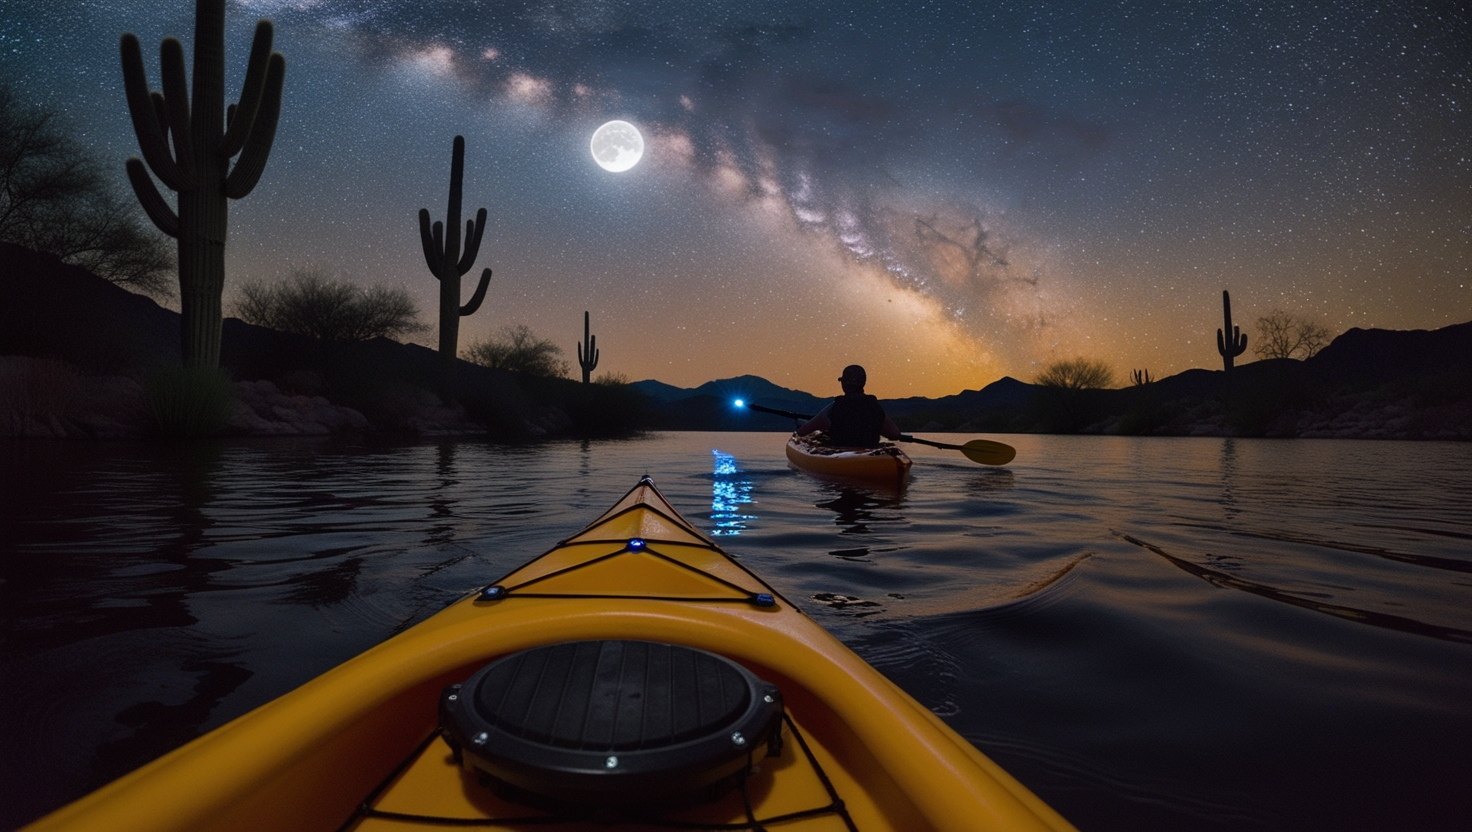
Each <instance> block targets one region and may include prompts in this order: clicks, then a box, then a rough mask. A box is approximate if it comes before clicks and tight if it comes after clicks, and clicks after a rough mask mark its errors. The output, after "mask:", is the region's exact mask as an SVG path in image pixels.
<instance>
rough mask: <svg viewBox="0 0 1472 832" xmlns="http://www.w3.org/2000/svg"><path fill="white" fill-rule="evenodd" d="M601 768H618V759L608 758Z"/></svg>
mask: <svg viewBox="0 0 1472 832" xmlns="http://www.w3.org/2000/svg"><path fill="white" fill-rule="evenodd" d="M603 766H604V767H605V768H618V758H617V757H609V758H608V759H606V760H604V761H603Z"/></svg>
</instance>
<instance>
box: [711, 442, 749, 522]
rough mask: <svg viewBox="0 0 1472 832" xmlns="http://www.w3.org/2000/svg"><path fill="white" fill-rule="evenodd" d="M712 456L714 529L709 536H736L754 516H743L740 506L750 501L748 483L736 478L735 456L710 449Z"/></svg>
mask: <svg viewBox="0 0 1472 832" xmlns="http://www.w3.org/2000/svg"><path fill="white" fill-rule="evenodd" d="M711 453H712V454H715V457H716V469H715V477H716V479H715V481H714V482H712V483H711V494H710V497H711V500H710V519H711V523H712V525H713V526H714V528H713V529H711V532H710V533H711V535H712V536H713V537H716V536H723V535H738V534H741V532H742V531H744V530H745V529H746V521H748V520H755V519H756V515H754V514H743V513H741V511H740V508H741V506H744V505H748V504H750V503H752V502H753V500H752V498H751V480H747V479H738V478H737V477H736V475H737V474H739V473H740V472H739V471H737V469H736V457H734V456H732V455H731V454H728V453H724V452H722V451H716V450H712V451H711Z"/></svg>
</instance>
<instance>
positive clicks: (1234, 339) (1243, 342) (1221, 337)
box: [1216, 289, 1247, 373]
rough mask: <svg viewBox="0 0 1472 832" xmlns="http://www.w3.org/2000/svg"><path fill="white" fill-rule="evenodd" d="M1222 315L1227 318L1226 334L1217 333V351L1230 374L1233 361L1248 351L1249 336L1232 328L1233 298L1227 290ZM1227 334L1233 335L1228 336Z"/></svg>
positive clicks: (1237, 328) (1223, 299) (1224, 295)
mask: <svg viewBox="0 0 1472 832" xmlns="http://www.w3.org/2000/svg"><path fill="white" fill-rule="evenodd" d="M1222 315H1223V316H1224V317H1225V318H1226V321H1225V322H1224V323H1225V326H1226V332H1223V331H1222V330H1220V329H1218V330H1217V331H1216V351H1217V352H1219V353H1221V354H1222V363H1223V364H1225V365H1226V371H1227V372H1229V373H1230V372H1231V371H1232V359H1234V358H1236V357H1237V356H1239V355H1241V354H1242V353H1244V352H1246V351H1247V336H1246V335H1243V334H1242V329H1241V327H1235V326H1232V297H1231V296H1230V295H1228V294H1227V291H1226V290H1225V289H1223V290H1222ZM1227 332H1230V333H1232V334H1231V335H1230V336H1228V335H1227V334H1226V333H1227Z"/></svg>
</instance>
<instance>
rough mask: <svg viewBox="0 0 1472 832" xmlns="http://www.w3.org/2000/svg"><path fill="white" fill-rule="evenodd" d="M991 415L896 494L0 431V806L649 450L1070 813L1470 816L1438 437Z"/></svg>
mask: <svg viewBox="0 0 1472 832" xmlns="http://www.w3.org/2000/svg"><path fill="white" fill-rule="evenodd" d="M936 438H939V439H945V440H947V441H961V440H962V439H964V438H967V437H960V438H957V437H954V436H944V437H940V436H938V437H936ZM1001 438H1002V439H1005V440H1006V441H1008V442H1010V443H1012V444H1015V445H1016V446H1017V447H1018V456H1017V460H1016V461H1015V462H1014V463H1013V464H1012V465H1010V466H1008V467H1006V468H984V467H981V466H977V465H974V464H972V463H970V462H968V461H966V460H965V458H964V457H961V456H960V455H959V454H955V453H952V452H947V451H940V450H932V449H928V448H924V447H913V448H912V451H913V456H914V457H915V458H916V464H915V469H914V475H913V478H912V481H911V483H910V486H909V488H908V489H907V490H906V491H905V492H904V493H903V494H894V493H884V492H876V491H871V490H867V489H864V488H861V487H855V486H852V485H839V484H834V483H829V482H823V481H820V480H817V479H814V478H811V477H809V476H807V475H804V474H799V473H797V472H795V471H792V470H790V469H789V468H788V466H787V463H786V461H785V459H783V457H782V437H781V436H780V435H777V434H729V433H723V434H716V433H672V434H663V435H659V436H655V437H651V438H648V439H642V440H631V441H627V442H604V443H592V444H587V443H575V442H573V443H561V444H549V445H542V446H537V447H505V446H497V445H487V444H483V443H476V442H446V443H440V444H411V445H401V444H373V443H367V444H365V443H362V442H356V441H352V442H350V441H344V440H275V441H235V442H229V443H223V444H201V445H194V446H189V447H183V448H180V447H161V446H153V445H146V444H107V443H47V442H21V443H11V444H7V445H0V487H3V490H0V581H3V582H0V624H3V629H0V692H3V703H4V707H3V708H0V754H3V762H4V770H3V773H0V829H10V828H13V827H15V826H17V825H19V824H21V823H24V822H26V821H28V820H30V819H32V818H35V817H37V816H38V815H40V814H42V813H44V812H46V811H48V810H51V809H54V808H56V807H57V806H59V805H62V804H64V803H65V802H67V801H69V800H72V799H74V798H76V797H78V796H80V795H82V794H84V793H85V792H86V791H88V790H90V789H92V788H95V787H97V786H99V785H102V784H103V783H105V782H107V781H109V780H111V779H113V778H115V777H117V776H119V775H121V774H123V773H125V772H127V771H129V770H131V769H133V768H135V767H137V766H138V765H140V764H142V763H145V762H147V761H148V760H150V759H153V758H154V757H156V756H158V755H160V754H162V753H164V752H166V751H168V750H170V749H172V748H174V747H176V746H178V745H179V744H181V743H183V742H185V741H187V740H189V739H190V738H192V737H194V736H197V735H198V734H200V733H202V732H204V731H207V730H209V729H211V728H214V727H216V726H218V725H221V724H223V723H224V722H226V721H228V720H230V719H231V718H233V717H236V716H239V715H240V714H242V713H244V712H246V711H248V710H250V709H251V708H254V707H256V706H258V705H260V704H262V703H264V702H266V701H268V700H270V699H272V698H273V697H276V696H279V695H281V694H283V693H285V692H287V691H288V690H291V689H292V688H293V687H295V686H297V685H299V684H301V683H303V682H305V681H307V680H308V679H310V678H312V677H313V676H316V675H317V674H319V673H322V672H323V671H325V670H327V669H329V668H331V667H332V666H334V665H336V664H338V663H340V662H342V661H344V660H346V659H348V658H350V657H351V656H353V655H355V654H357V653H359V652H361V651H362V650H365V649H367V648H368V647H370V646H372V645H374V644H376V643H377V642H379V641H382V640H383V639H385V638H387V637H388V636H391V635H393V634H394V633H396V632H399V631H400V630H403V629H404V628H406V627H408V626H410V625H412V624H414V623H416V622H418V621H420V620H422V619H424V618H425V617H426V616H428V615H430V614H431V613H433V612H435V611H436V610H438V609H440V608H441V607H443V606H444V605H446V604H447V603H449V602H450V601H451V600H453V599H454V598H455V597H456V596H457V595H459V594H460V593H462V592H464V591H466V590H468V589H470V588H473V587H476V586H479V585H484V584H486V583H487V582H489V581H491V580H492V579H494V578H497V577H499V576H500V575H502V574H504V573H505V572H507V571H509V570H510V569H511V568H512V567H513V566H515V565H517V564H519V563H521V562H523V561H525V560H527V559H529V558H530V557H532V556H534V555H536V554H539V553H541V552H542V551H544V550H545V549H546V548H548V547H549V546H550V545H551V544H552V543H553V542H554V541H556V540H558V539H560V538H562V537H565V536H567V535H568V534H569V533H571V532H573V531H576V530H577V529H578V528H581V527H582V526H583V525H584V524H586V523H587V522H589V521H591V520H592V519H593V518H594V517H595V516H596V515H597V514H598V513H599V512H601V511H602V510H603V509H605V508H607V507H608V506H609V505H610V504H612V502H613V501H614V500H615V499H616V498H618V497H619V496H620V495H622V494H623V493H624V492H625V491H626V490H627V489H628V488H630V487H631V486H632V485H633V484H634V482H635V480H636V479H637V478H638V477H639V475H641V474H645V473H647V474H650V475H652V476H653V477H654V478H655V481H656V482H657V483H658V485H659V486H660V489H661V490H662V491H664V493H665V495H666V496H667V497H669V498H670V500H671V501H672V502H673V503H674V504H675V506H676V507H677V508H679V509H680V510H681V511H682V512H683V513H685V514H686V516H687V517H689V518H690V519H691V520H692V521H693V522H695V523H696V524H697V525H699V526H701V527H702V528H704V529H706V530H708V531H710V532H712V533H714V534H718V535H722V536H723V537H721V538H720V540H721V542H722V543H723V545H725V546H726V548H727V549H728V550H729V551H731V552H733V553H734V554H736V555H737V556H739V557H740V558H742V559H743V560H744V562H746V563H747V564H748V565H750V566H751V567H752V568H753V569H754V570H755V571H756V572H757V573H758V574H760V575H762V576H763V577H765V578H766V579H767V580H768V581H769V582H770V583H772V584H773V585H774V586H775V587H776V588H777V589H778V590H779V591H781V592H782V593H783V594H785V595H786V596H787V597H788V598H790V599H792V600H794V601H795V602H798V603H800V604H802V605H803V606H804V608H805V609H806V611H807V612H808V613H809V614H811V615H812V616H813V617H814V618H816V619H817V620H818V621H819V622H821V623H822V624H823V625H824V626H825V627H827V628H828V629H829V630H831V631H832V632H833V633H835V634H836V635H837V636H838V637H839V638H840V639H842V640H843V641H844V642H845V643H847V644H848V645H849V646H851V647H852V648H854V649H855V650H856V651H858V653H859V654H860V655H862V656H863V657H864V658H865V659H867V660H868V661H869V662H871V663H872V664H874V665H875V666H876V667H878V668H879V669H880V670H881V671H883V672H884V673H885V674H887V675H888V676H889V677H890V678H892V679H894V680H895V681H896V682H898V683H899V684H900V685H901V686H902V687H904V688H905V689H906V690H908V691H909V692H910V693H911V694H912V695H914V696H915V697H916V698H917V699H919V700H920V701H921V702H922V703H924V704H925V705H927V706H929V707H930V708H932V709H933V710H934V711H936V712H937V713H938V714H940V715H941V716H943V717H944V718H945V719H946V720H947V721H948V722H949V723H950V724H951V725H952V726H954V727H955V728H956V729H957V730H959V731H960V732H961V733H962V734H964V735H965V736H967V737H968V738H969V739H971V740H972V741H973V742H975V743H976V745H977V746H978V747H980V748H981V749H982V750H983V751H984V752H986V753H987V754H988V755H990V756H992V757H993V758H994V759H996V760H997V761H998V762H1000V763H1001V764H1002V765H1003V766H1004V767H1006V768H1007V769H1008V770H1010V771H1011V772H1012V773H1013V774H1015V775H1016V776H1017V777H1018V778H1019V779H1020V780H1022V782H1024V783H1026V784H1027V785H1028V786H1029V787H1031V788H1032V789H1033V790H1034V791H1036V792H1037V793H1038V794H1039V795H1040V796H1042V797H1043V798H1044V799H1045V800H1047V801H1049V802H1050V803H1052V804H1053V805H1054V806H1055V807H1057V808H1058V809H1059V810H1060V811H1061V812H1062V813H1063V814H1064V815H1065V816H1066V817H1068V818H1069V819H1070V820H1072V821H1073V822H1074V823H1076V824H1077V825H1078V826H1079V827H1080V828H1082V829H1084V830H1111V829H1118V830H1139V829H1162V830H1165V829H1181V830H1214V829H1233V830H1236V829H1243V830H1251V829H1281V830H1320V829H1321V830H1330V829H1333V830H1358V829H1365V830H1400V829H1467V828H1469V826H1468V824H1469V820H1468V819H1469V818H1472V445H1467V444H1443V443H1389V442H1384V443H1374V442H1352V441H1329V440H1322V441H1321V440H1297V441H1293V440H1232V439H1226V440H1222V439H1157V438H1152V439H1128V438H1112V437H1111V438H1101V437H1055V436H1012V437H1001ZM716 450H718V451H720V452H721V453H720V454H713V453H712V451H716ZM723 468H724V469H728V470H729V472H728V473H713V472H717V471H720V470H721V469H723Z"/></svg>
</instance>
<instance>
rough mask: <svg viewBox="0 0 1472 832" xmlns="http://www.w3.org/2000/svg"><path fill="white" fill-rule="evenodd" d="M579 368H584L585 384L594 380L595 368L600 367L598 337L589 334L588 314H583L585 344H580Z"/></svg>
mask: <svg viewBox="0 0 1472 832" xmlns="http://www.w3.org/2000/svg"><path fill="white" fill-rule="evenodd" d="M578 366H579V367H582V368H583V383H584V384H588V383H590V382H591V381H592V380H593V368H594V367H597V366H598V336H597V335H589V334H588V313H587V312H584V313H583V343H581V344H578Z"/></svg>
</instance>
